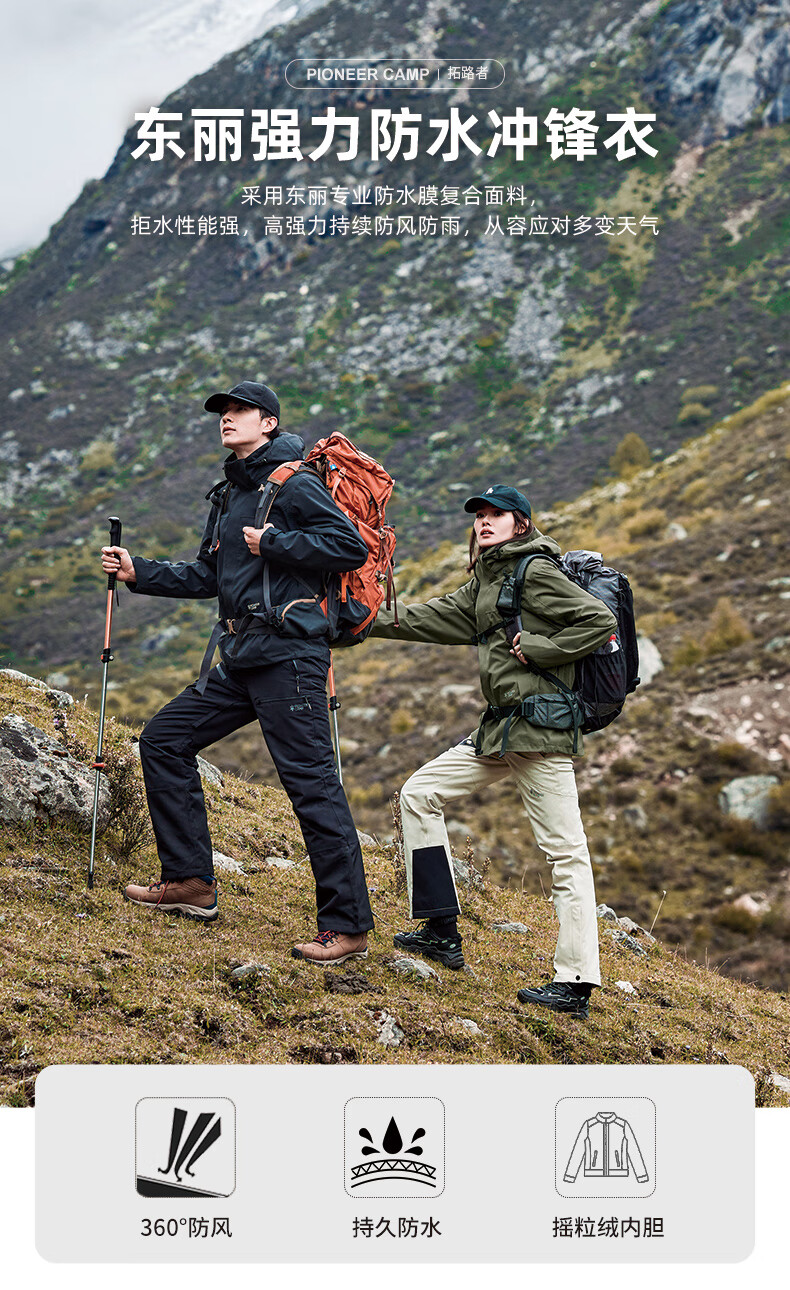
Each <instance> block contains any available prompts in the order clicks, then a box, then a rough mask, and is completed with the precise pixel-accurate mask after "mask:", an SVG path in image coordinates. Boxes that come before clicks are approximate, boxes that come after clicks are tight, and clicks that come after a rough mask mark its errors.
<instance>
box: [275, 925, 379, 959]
mask: <svg viewBox="0 0 790 1290" xmlns="http://www.w3.org/2000/svg"><path fill="white" fill-rule="evenodd" d="M291 957H292V958H295V959H304V960H305V961H306V962H307V963H327V964H332V963H345V961H346V959H366V958H367V957H368V934H367V932H359V933H358V934H356V935H350V934H349V933H348V932H319V933H318V935H317V936H316V937H315V939H314V940H312V941H305V942H304V943H303V944H301V945H294V947H293V949H292V950H291Z"/></svg>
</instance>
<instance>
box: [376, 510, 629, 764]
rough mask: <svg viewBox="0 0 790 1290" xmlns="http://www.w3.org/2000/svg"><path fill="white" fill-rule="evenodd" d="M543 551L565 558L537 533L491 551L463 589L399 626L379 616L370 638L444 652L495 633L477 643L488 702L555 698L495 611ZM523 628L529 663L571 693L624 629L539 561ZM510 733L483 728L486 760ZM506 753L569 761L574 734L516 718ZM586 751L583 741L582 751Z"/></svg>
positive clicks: (495, 724) (384, 613) (410, 612)
mask: <svg viewBox="0 0 790 1290" xmlns="http://www.w3.org/2000/svg"><path fill="white" fill-rule="evenodd" d="M538 551H545V552H547V553H548V554H550V555H559V554H560V548H559V546H558V545H557V543H556V542H555V541H554V539H553V538H550V537H545V536H544V535H543V534H542V533H539V532H538V530H537V529H535V530H534V531H533V532H532V533H531V534H530V535H529V536H528V537H516V538H513V540H512V541H510V542H503V543H501V545H499V546H496V547H490V548H489V549H488V550H486V551H483V552H482V553H481V555H480V556H479V557H478V560H477V563H476V564H475V567H474V569H473V571H472V577H471V578H470V579H469V581H468V582H467V583H465V584H464V586H463V587H459V588H458V590H457V591H451V592H450V593H449V594H448V595H446V596H438V597H436V598H435V599H433V600H429V601H427V602H426V603H425V604H422V605H408V606H407V607H406V608H405V609H404V608H402V607H400V608H399V609H398V618H399V620H400V625H399V626H398V627H395V625H394V622H393V619H394V612H393V611H392V610H387V609H382V610H380V611H379V615H378V618H377V619H376V622H375V623H374V625H373V630H372V632H371V635H372V636H383V637H387V638H388V639H390V640H404V641H424V642H433V643H436V644H439V645H473V644H475V643H476V641H477V638H478V637H479V636H483V635H484V634H485V633H487V632H490V633H491V634H490V635H489V636H487V638H486V639H485V640H482V641H480V642H479V644H478V660H479V665H480V684H481V687H482V690H483V695H484V697H485V698H486V700H487V701H488V703H490V704H491V705H492V706H494V707H497V708H505V707H510V706H512V705H514V704H518V703H520V702H521V700H522V699H526V698H528V697H529V696H530V695H533V694H554V693H556V689H555V687H554V686H552V684H551V682H550V681H545V680H544V679H543V677H541V676H538V675H537V674H536V673H535V672H530V671H529V670H528V669H527V668H526V667H525V666H524V664H523V663H520V662H519V661H518V659H517V658H516V657H515V656H514V655H513V654H511V653H510V646H509V644H508V641H507V636H506V635H505V632H504V630H503V629H502V626H501V624H502V618H501V616H500V614H499V613H497V608H496V602H497V599H498V597H499V592H500V590H501V587H502V582H503V580H504V578H505V576H506V575H507V574H508V573H510V572H512V570H513V569H514V568H515V567H516V565H517V564H518V562H519V560H520V559H521V558H522V557H523V556H525V555H531V554H533V553H535V552H538ZM521 621H522V625H523V630H522V633H521V649H522V652H523V654H524V657H525V658H528V659H530V660H531V661H532V662H534V663H537V665H538V666H539V667H542V668H544V669H545V670H547V671H550V672H553V673H554V674H555V675H556V676H558V677H559V679H560V680H561V681H564V682H565V684H566V685H568V686H572V685H573V680H574V671H575V668H574V664H575V662H576V659H577V658H583V657H584V655H585V654H590V653H592V651H593V650H595V649H597V648H598V647H599V645H603V644H604V642H605V641H607V640H608V639H609V637H610V636H611V634H612V632H613V631H615V630H616V629H617V620H616V619H615V617H614V614H613V613H612V612H611V611H610V610H609V609H607V607H606V605H605V604H604V603H603V601H602V600H598V599H597V598H596V597H595V596H591V595H590V594H589V592H587V591H584V590H583V589H582V588H581V587H577V586H576V584H575V583H573V582H571V581H570V579H569V578H566V576H565V574H564V573H562V572H561V571H560V570H559V569H558V568H557V566H556V565H555V564H554V563H553V562H552V561H551V560H532V561H530V563H529V565H528V566H527V570H526V573H525V575H524V584H523V592H522V599H521ZM497 628H498V629H499V630H494V629H497ZM504 730H505V720H504V719H502V720H488V721H484V722H482V738H481V753H482V755H483V756H497V755H498V753H499V752H500V750H501V747H502V739H503V735H504ZM475 733H477V732H475ZM507 749H508V752H544V753H561V754H565V755H570V754H571V752H572V750H573V730H549V729H546V728H544V727H540V726H533V725H531V724H530V722H528V721H527V720H526V719H525V718H524V717H522V716H517V717H515V718H514V720H513V722H512V725H511V727H510V731H509V735H508V741H507ZM581 750H582V743H581V737H580V738H579V745H578V751H579V752H581Z"/></svg>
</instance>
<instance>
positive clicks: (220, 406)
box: [203, 381, 280, 421]
mask: <svg viewBox="0 0 790 1290" xmlns="http://www.w3.org/2000/svg"><path fill="white" fill-rule="evenodd" d="M228 399H237V400H238V402H239V403H249V404H250V406H251V407H253V408H262V409H263V411H264V412H268V413H269V416H270V417H276V418H277V420H278V421H279V420H280V400H279V399H278V398H277V395H276V394H275V392H274V390H270V389H269V387H268V385H262V384H261V383H260V381H242V382H241V384H240V385H234V387H233V389H232V390H228V391H227V393H225V394H223V393H222V391H220V392H219V393H218V394H212V395H211V398H208V399H206V402H205V403H204V404H203V407H204V408H205V409H206V411H207V412H223V411H224V408H225V404H226V403H227V402H228Z"/></svg>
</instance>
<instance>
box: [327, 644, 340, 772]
mask: <svg viewBox="0 0 790 1290" xmlns="http://www.w3.org/2000/svg"><path fill="white" fill-rule="evenodd" d="M339 707H340V700H339V699H338V697H337V691H336V690H335V665H334V661H333V659H332V655H331V653H330V655H329V711H330V712H331V713H332V744H333V747H334V750H335V767H336V769H337V777H338V779H339V780H340V783H341V784H342V783H343V769H342V767H341V765H340V732H339V730H338V728H337V710H338V708H339Z"/></svg>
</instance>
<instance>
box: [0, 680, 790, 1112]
mask: <svg viewBox="0 0 790 1290" xmlns="http://www.w3.org/2000/svg"><path fill="white" fill-rule="evenodd" d="M9 709H12V710H13V711H15V712H17V713H18V714H20V715H21V716H24V717H25V718H26V719H27V720H29V721H31V722H32V723H33V724H35V725H37V726H38V727H39V728H40V729H43V730H45V731H46V732H48V733H50V734H52V733H53V732H54V729H55V727H54V722H53V716H54V712H53V708H52V707H51V706H50V704H49V703H48V701H47V697H46V694H45V693H44V692H43V691H41V690H36V689H34V688H32V687H30V686H29V685H25V684H23V683H20V682H18V681H13V680H9V679H7V678H0V712H2V713H3V714H5V713H6V712H7V711H8V710H9ZM57 733H58V737H60V738H62V740H63V742H64V744H65V745H66V747H67V748H68V749H69V751H70V752H71V753H72V754H73V755H74V756H76V757H78V758H79V759H81V760H83V761H84V762H85V763H86V764H89V763H90V761H91V760H92V751H93V748H94V745H95V739H96V722H95V718H94V716H93V715H92V713H91V712H90V711H89V710H88V709H87V708H85V707H84V706H83V705H82V704H76V705H75V706H74V707H73V708H70V709H68V710H67V713H66V729H65V731H64V729H63V726H62V725H59V726H58V728H57ZM106 750H107V752H108V778H109V780H110V783H111V785H112V786H113V794H114V805H115V816H114V822H113V823H112V824H111V826H110V828H109V830H108V832H107V833H106V834H105V835H104V836H103V837H102V838H101V840H100V843H99V850H98V866H97V881H96V886H95V887H94V889H93V891H91V892H88V891H87V890H86V885H85V875H86V869H87V859H88V843H89V839H88V836H87V835H86V834H85V833H84V832H79V831H78V830H76V829H75V828H74V827H73V826H70V825H68V824H63V823H61V824H58V825H53V824H51V823H50V824H49V825H43V824H39V825H29V826H26V827H23V828H14V827H10V826H2V828H0V892H1V893H2V908H3V913H2V914H0V946H2V952H3V953H2V968H1V969H0V1015H2V1023H0V1053H1V1054H2V1069H1V1071H0V1102H2V1104H4V1105H12V1106H20V1105H27V1104H29V1103H30V1102H32V1101H33V1098H34V1082H35V1076H36V1074H37V1073H38V1071H39V1070H41V1069H42V1067H44V1066H46V1065H48V1064H51V1063H58V1062H75V1063H81V1062H112V1063H115V1062H142V1063H157V1062H167V1063H173V1062H206V1063H212V1064H213V1063H222V1062H320V1063H340V1062H360V1063H365V1062H407V1063H422V1062H478V1061H479V1062H492V1063H494V1062H525V1063H533V1062H534V1063H554V1062H558V1063H568V1062H580V1063H586V1062H590V1063H610V1062H611V1063H643V1062H658V1063H665V1062H666V1063H677V1062H700V1063H711V1062H738V1063H740V1064H742V1065H744V1066H746V1067H747V1068H748V1069H749V1070H751V1071H752V1073H753V1074H754V1076H755V1079H756V1088H757V1099H758V1103H759V1104H760V1105H785V1104H788V1097H787V1095H786V1094H785V1093H784V1092H783V1091H782V1088H783V1087H784V1085H783V1084H782V1080H785V1079H786V1078H787V1077H788V1076H790V1049H788V1043H787V1035H788V1024H789V1023H790V1004H789V1003H788V999H787V997H786V996H785V995H778V994H774V993H771V992H768V991H763V990H759V989H757V988H754V987H750V986H746V985H743V984H740V983H737V982H734V981H728V980H724V979H723V978H722V977H721V976H720V975H719V974H718V973H717V972H716V971H714V970H711V969H710V968H709V967H706V966H703V965H702V964H697V963H693V962H690V961H688V960H687V959H686V958H685V956H683V955H682V954H679V953H677V951H675V950H673V949H672V948H670V947H669V946H667V945H666V944H662V943H661V942H660V941H659V942H656V943H652V942H650V941H649V940H648V939H647V938H645V937H644V936H643V935H641V934H639V933H637V934H636V942H637V945H639V946H641V948H642V949H643V951H644V952H643V953H637V952H635V951H634V950H632V949H630V948H627V947H626V946H625V945H623V944H622V943H620V942H618V941H617V940H615V938H614V936H613V935H612V931H613V930H617V929H616V928H615V925H614V924H613V923H609V924H607V923H605V922H604V923H601V936H602V963H603V974H604V986H603V988H602V989H601V990H600V991H597V992H596V993H595V995H594V1003H593V1007H592V1010H591V1016H590V1020H589V1021H588V1022H587V1023H583V1022H578V1021H576V1020H574V1019H571V1018H567V1017H562V1016H556V1015H554V1014H547V1013H545V1012H544V1011H542V1010H539V1009H536V1008H528V1007H523V1006H522V1005H520V1004H518V1003H517V1001H516V999H515V993H516V990H517V989H518V988H519V987H520V986H522V985H524V984H525V983H526V982H527V981H530V982H533V981H537V980H540V979H541V978H545V977H549V976H550V975H551V957H552V953H553V947H554V943H555V940H556V920H555V917H554V913H553V909H552V907H551V905H550V904H549V902H547V901H546V900H545V899H542V898H540V897H538V896H535V895H528V894H527V895H521V894H520V893H518V892H513V891H507V892H503V891H500V890H499V889H497V888H496V887H494V886H492V885H491V884H490V883H489V882H487V881H486V880H485V879H482V880H480V881H478V882H477V883H475V884H474V885H467V886H463V885H462V887H461V899H462V905H463V916H462V919H461V928H462V931H463V935H464V938H465V950H466V957H467V961H468V963H469V965H470V970H469V971H468V972H462V973H458V972H456V973H453V972H450V971H449V970H446V969H443V968H437V975H436V977H432V978H430V979H428V980H416V979H414V978H411V977H404V976H402V975H400V974H399V972H398V971H397V970H396V968H395V967H394V961H395V959H396V958H397V955H396V954H395V952H394V951H393V948H392V943H391V938H392V933H393V932H394V931H395V930H397V929H398V928H400V927H402V926H403V924H404V874H403V869H402V866H401V864H400V862H399V860H398V857H397V853H396V852H395V850H394V849H393V848H391V847H366V849H365V858H366V867H367V873H368V881H369V885H370V889H371V896H372V901H373V906H374V911H375V914H376V919H377V932H376V935H375V936H374V937H373V938H372V940H371V949H370V954H369V958H368V959H367V961H366V962H364V963H358V964H356V965H354V967H353V970H351V971H349V970H346V967H345V966H341V967H340V968H338V969H331V970H330V969H327V970H321V969H318V970H316V969H313V968H310V967H308V966H306V965H304V964H300V963H298V962H296V961H294V960H293V959H291V958H290V956H289V950H290V946H291V944H292V943H293V942H294V940H295V939H297V938H300V937H302V936H303V935H304V934H305V933H306V932H309V931H310V929H311V928H312V926H313V921H312V920H313V890H312V882H311V875H310V870H309V865H308V863H307V861H306V860H305V858H304V848H303V846H302V842H301V837H300V835H299V833H298V829H297V828H296V825H295V821H294V819H293V817H292V815H291V812H290V808H289V805H288V802H287V799H286V798H285V797H284V795H283V794H282V793H281V792H279V791H278V790H275V789H271V788H267V787H262V786H259V785H254V784H251V783H249V782H247V781H244V780H241V779H236V778H234V777H232V776H228V777H226V780H225V784H224V786H223V787H222V788H219V787H214V788H212V787H207V789H206V794H207V799H208V806H209V813H210V818H211V825H212V830H213V834H214V840H215V845H216V846H217V847H218V848H219V849H220V850H222V851H223V852H224V853H225V854H226V855H229V856H230V857H231V858H233V859H235V860H236V861H238V862H239V863H240V865H241V867H242V869H243V871H244V872H243V873H228V874H224V875H223V876H222V881H221V893H220V903H221V911H222V912H221V916H220V919H219V920H218V921H217V923H216V924H211V925H207V926H201V925H196V924H194V923H192V922H189V921H187V920H186V919H171V918H167V917H164V916H159V915H152V913H151V912H150V911H146V910H143V909H140V908H137V907H134V906H132V905H128V904H125V903H124V902H123V900H122V898H121V888H122V887H123V885H124V883H125V882H127V881H128V880H129V879H130V878H133V877H137V878H141V877H146V876H148V875H151V874H156V873H157V872H158V870H157V865H156V859H155V854H154V851H153V848H152V846H151V840H150V835H148V836H146V834H145V831H144V823H145V812H144V808H143V806H142V795H141V782H140V774H139V766H138V763H137V761H136V759H135V757H134V755H133V750H132V746H131V743H130V737H129V732H128V730H127V729H126V727H124V726H123V725H121V724H119V723H117V722H115V721H113V720H111V721H110V723H109V726H108V729H107V739H106ZM275 854H277V855H278V856H279V857H281V858H287V859H291V860H293V861H294V862H295V863H294V867H293V868H291V869H282V868H279V867H277V866H275V865H273V864H271V863H267V861H266V857H267V856H270V857H271V856H272V855H275ZM462 859H463V857H462ZM619 912H621V913H622V912H625V911H622V910H621V911H619ZM510 921H512V922H518V923H520V924H523V926H524V928H525V930H522V931H515V930H510V931H506V930H502V931H499V930H496V928H495V924H496V923H498V922H510ZM251 963H255V964H257V965H258V968H257V970H251V971H250V973H249V974H248V975H247V976H246V977H242V978H241V981H240V983H238V984H234V983H233V982H232V980H231V973H232V972H233V971H234V969H236V968H238V967H240V966H242V965H244V964H251ZM618 983H620V984H618ZM623 986H628V987H630V988H629V989H627V990H626V989H624V988H623ZM390 1018H391V1019H393V1020H394V1022H395V1023H396V1025H397V1027H398V1031H399V1032H400V1033H401V1034H402V1038H401V1039H400V1043H399V1046H397V1047H388V1046H386V1045H385V1044H383V1043H382V1042H380V1039H379V1035H380V1033H381V1032H382V1029H384V1030H386V1028H387V1023H388V1020H389V1019H390ZM390 1030H391V1027H390ZM395 1033H396V1034H397V1033H398V1032H395Z"/></svg>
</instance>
